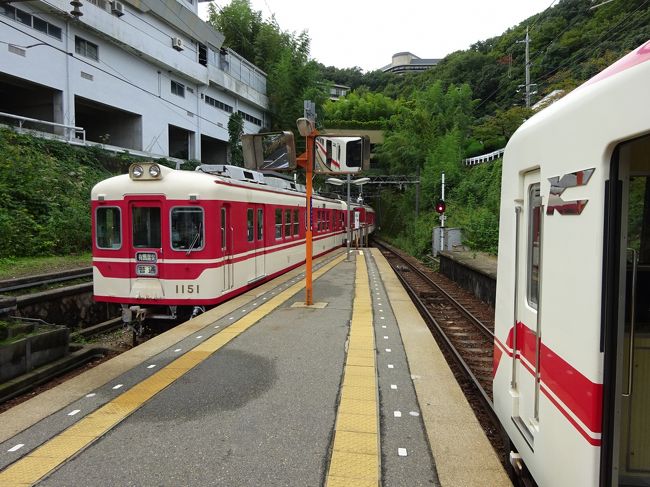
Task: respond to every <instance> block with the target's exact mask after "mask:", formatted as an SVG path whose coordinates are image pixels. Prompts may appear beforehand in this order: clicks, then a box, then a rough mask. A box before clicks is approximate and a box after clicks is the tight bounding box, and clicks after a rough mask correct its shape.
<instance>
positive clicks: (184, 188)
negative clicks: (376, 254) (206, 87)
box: [91, 163, 340, 204]
mask: <svg viewBox="0 0 650 487" xmlns="http://www.w3.org/2000/svg"><path fill="white" fill-rule="evenodd" d="M147 164H148V165H152V164H155V163H142V165H147ZM159 167H160V177H159V178H156V179H151V178H144V179H141V180H139V179H133V178H131V176H130V174H122V175H119V176H114V177H112V178H108V179H105V180H103V181H100V182H99V183H97V184H96V185H95V186H94V187H93V189H92V192H91V199H92V200H98V199H106V200H115V199H121V198H123V197H125V196H131V195H143V194H145V195H153V194H156V195H161V194H164V195H165V196H166V197H167V198H169V199H187V198H188V197H189V195H190V194H196V195H200V196H201V197H203V198H205V199H221V198H229V197H233V196H234V195H235V193H234V192H232V191H233V189H234V190H235V191H236V192H237V193H242V191H241V189H244V190H249V191H253V192H254V191H263V192H264V193H267V194H269V193H275V194H276V195H278V196H280V197H286V196H293V197H296V198H297V199H298V200H304V196H305V186H304V185H302V184H298V183H296V182H294V181H291V180H288V179H286V178H282V177H276V176H275V175H273V174H263V173H261V172H258V171H251V170H247V169H244V168H241V167H237V166H230V165H226V164H213V165H201V166H199V167H197V168H196V170H195V171H188V170H181V169H171V168H168V167H165V166H160V165H159ZM215 183H222V184H223V185H222V186H221V190H220V191H216V186H215ZM313 197H314V200H316V201H323V202H332V203H334V202H336V203H337V204H340V201H338V200H333V199H331V198H325V197H323V196H319V195H318V194H317V193H316V192H314V195H313ZM238 198H239V199H241V198H243V196H242V195H241V194H240V196H239V197H238ZM238 198H235V199H238Z"/></svg>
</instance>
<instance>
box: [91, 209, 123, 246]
mask: <svg viewBox="0 0 650 487" xmlns="http://www.w3.org/2000/svg"><path fill="white" fill-rule="evenodd" d="M95 239H96V242H97V248H98V249H111V250H117V249H119V248H120V247H122V218H121V214H120V209H119V208H118V207H116V206H110V207H101V208H97V213H96V214H95Z"/></svg>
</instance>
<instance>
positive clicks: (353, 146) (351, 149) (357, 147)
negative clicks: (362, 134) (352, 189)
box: [345, 139, 363, 167]
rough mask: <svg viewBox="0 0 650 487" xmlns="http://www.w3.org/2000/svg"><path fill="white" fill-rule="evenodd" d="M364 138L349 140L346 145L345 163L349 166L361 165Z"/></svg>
mask: <svg viewBox="0 0 650 487" xmlns="http://www.w3.org/2000/svg"><path fill="white" fill-rule="evenodd" d="M361 143H362V139H358V140H352V141H349V142H348V143H347V144H346V146H345V164H346V165H347V166H348V167H361V156H362V154H363V147H362V146H361Z"/></svg>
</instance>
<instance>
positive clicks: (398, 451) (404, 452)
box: [397, 448, 408, 457]
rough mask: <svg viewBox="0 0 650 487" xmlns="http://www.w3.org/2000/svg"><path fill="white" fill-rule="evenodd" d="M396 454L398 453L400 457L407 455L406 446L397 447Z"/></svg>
mask: <svg viewBox="0 0 650 487" xmlns="http://www.w3.org/2000/svg"><path fill="white" fill-rule="evenodd" d="M397 454H398V455H399V456H400V457H405V456H407V455H408V452H407V451H406V448H398V449H397Z"/></svg>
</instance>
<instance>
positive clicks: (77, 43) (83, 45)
mask: <svg viewBox="0 0 650 487" xmlns="http://www.w3.org/2000/svg"><path fill="white" fill-rule="evenodd" d="M74 51H75V52H76V53H77V54H79V55H80V56H83V57H87V58H89V59H93V60H94V61H99V48H98V47H97V44H93V43H92V42H90V41H87V40H86V39H84V38H82V37H79V36H75V38H74Z"/></svg>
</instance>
